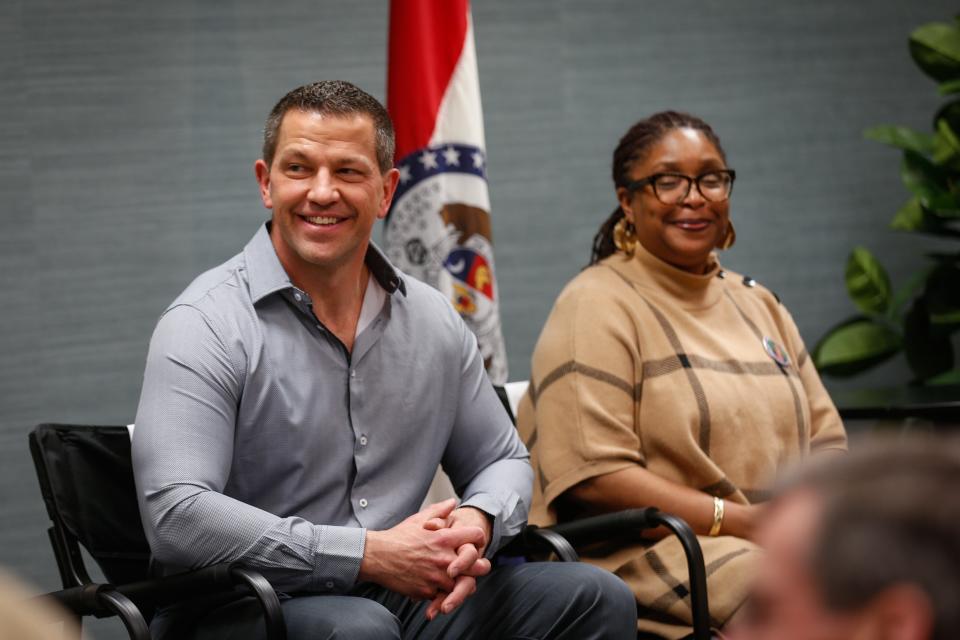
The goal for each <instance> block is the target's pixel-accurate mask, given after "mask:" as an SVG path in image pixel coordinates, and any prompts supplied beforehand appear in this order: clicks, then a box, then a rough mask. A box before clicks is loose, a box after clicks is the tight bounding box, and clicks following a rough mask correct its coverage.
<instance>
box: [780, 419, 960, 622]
mask: <svg viewBox="0 0 960 640" xmlns="http://www.w3.org/2000/svg"><path fill="white" fill-rule="evenodd" d="M851 451H852V452H851V453H850V454H849V456H845V457H840V458H838V459H836V460H830V461H829V462H828V463H826V464H824V465H819V466H815V467H813V468H811V469H810V470H809V471H808V472H807V473H806V474H805V475H804V476H802V477H801V478H800V479H799V481H798V483H797V485H798V487H797V488H801V489H802V488H809V489H812V490H813V491H814V493H815V494H816V495H817V496H818V497H819V499H820V500H821V504H822V509H823V510H822V517H821V521H820V526H819V528H818V529H817V533H816V535H815V539H814V540H812V541H811V542H812V544H811V557H810V561H811V568H812V572H813V576H814V579H815V580H816V582H817V586H818V587H819V590H820V592H821V594H822V597H823V602H824V604H826V605H827V607H828V608H830V609H833V610H835V611H850V610H855V609H859V608H861V607H863V606H864V605H866V604H867V603H868V602H869V601H870V600H871V599H872V598H873V597H874V596H876V595H878V594H880V593H881V592H882V591H884V590H885V589H887V588H888V587H892V586H894V585H904V584H907V585H913V586H915V587H917V588H919V589H920V590H922V591H923V592H924V593H925V594H926V595H927V597H928V598H929V600H930V604H931V605H932V607H933V612H934V618H935V622H934V633H933V635H932V636H931V637H932V638H934V639H935V640H947V639H948V638H951V639H952V638H960V606H958V604H960V440H958V439H957V438H955V437H954V438H945V437H936V436H932V435H927V436H917V435H914V436H911V437H902V438H896V439H894V438H892V437H885V438H880V439H877V440H873V441H861V442H860V443H859V444H857V443H855V444H854V445H853V446H851Z"/></svg>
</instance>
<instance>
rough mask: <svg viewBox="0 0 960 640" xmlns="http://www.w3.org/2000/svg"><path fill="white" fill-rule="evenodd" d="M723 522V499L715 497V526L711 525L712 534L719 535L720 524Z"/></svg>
mask: <svg viewBox="0 0 960 640" xmlns="http://www.w3.org/2000/svg"><path fill="white" fill-rule="evenodd" d="M722 524H723V499H722V498H718V497H716V496H714V497H713V526H712V527H710V534H709V535H711V536H716V535H719V533H720V526H721V525H722Z"/></svg>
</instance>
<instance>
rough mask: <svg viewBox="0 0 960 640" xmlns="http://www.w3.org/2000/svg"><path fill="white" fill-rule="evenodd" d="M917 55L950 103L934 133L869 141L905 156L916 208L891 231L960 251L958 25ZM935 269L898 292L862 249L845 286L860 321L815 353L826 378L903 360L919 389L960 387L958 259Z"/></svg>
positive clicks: (924, 32)
mask: <svg viewBox="0 0 960 640" xmlns="http://www.w3.org/2000/svg"><path fill="white" fill-rule="evenodd" d="M909 42H910V55H911V56H912V57H913V60H914V62H916V64H917V66H919V67H920V69H921V70H922V71H923V72H924V73H925V74H927V75H928V76H929V77H930V78H932V79H933V80H934V81H936V82H937V84H938V88H939V91H940V94H941V95H944V96H948V98H947V101H946V103H945V104H943V105H942V106H941V107H940V108H939V109H938V110H937V112H936V114H935V115H934V117H933V131H932V132H930V133H923V132H919V131H914V130H912V129H909V128H907V127H900V126H895V125H883V126H878V127H874V128H871V129H868V130H867V131H866V132H865V135H866V137H867V138H869V139H871V140H876V141H878V142H881V143H884V144H888V145H891V146H894V147H897V148H899V149H902V150H903V162H902V165H901V169H900V176H901V179H902V180H903V183H904V185H905V186H906V187H907V189H908V190H909V191H910V193H911V197H910V199H909V200H908V201H907V202H906V204H904V205H903V206H902V207H901V208H900V210H899V211H897V212H896V214H895V215H894V217H893V220H892V222H891V223H890V226H891V227H892V228H893V229H897V230H900V231H906V232H912V233H925V234H933V235H936V236H939V237H941V238H951V239H954V240H958V241H960V16H958V17H957V18H956V19H955V21H954V22H953V23H944V22H935V23H931V24H926V25H923V26H921V27H919V28H918V29H916V30H915V31H914V32H913V33H912V34H911V35H910V41H909ZM927 257H928V259H929V262H928V264H927V266H926V267H925V268H924V269H922V270H921V271H920V272H919V273H917V274H915V275H914V276H913V277H912V278H911V279H910V280H908V281H907V282H905V283H902V284H901V286H900V287H899V288H897V289H896V290H895V289H894V288H893V287H892V285H891V282H890V277H889V276H888V275H887V271H886V269H884V267H883V265H882V264H881V263H880V261H879V260H878V259H877V258H876V257H875V256H874V255H873V254H872V253H871V252H870V251H869V250H868V249H866V248H864V247H857V248H855V249H854V250H853V251H852V252H851V253H850V256H849V258H848V260H847V267H846V285H847V292H848V293H849V296H850V299H851V300H852V301H853V303H854V305H855V306H856V307H857V310H858V311H859V313H857V314H856V315H854V316H852V317H850V318H847V319H846V320H844V321H843V322H841V323H840V324H838V325H836V326H835V327H833V328H832V329H830V330H829V331H828V332H827V334H826V335H825V336H824V337H823V338H822V339H821V340H820V341H819V343H818V344H817V345H816V347H815V348H814V350H813V354H812V355H813V361H814V363H815V364H816V366H817V368H818V369H820V371H821V372H823V373H824V374H827V375H832V376H852V375H856V374H858V373H860V372H862V371H865V370H867V369H869V368H871V367H873V366H876V365H877V364H879V363H881V362H883V361H885V360H888V359H889V358H891V357H893V356H895V355H896V354H898V353H900V352H903V353H904V355H905V356H906V360H907V363H908V365H909V367H910V370H911V371H912V373H913V376H914V377H913V380H912V382H913V383H915V384H924V385H932V384H960V363H958V362H957V358H956V354H955V349H954V340H953V336H954V334H955V333H956V332H957V331H958V330H960V251H957V250H950V251H946V252H936V253H934V252H931V253H928V254H927Z"/></svg>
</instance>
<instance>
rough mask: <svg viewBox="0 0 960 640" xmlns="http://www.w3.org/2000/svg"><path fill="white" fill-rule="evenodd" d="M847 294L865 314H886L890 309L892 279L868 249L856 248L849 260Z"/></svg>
mask: <svg viewBox="0 0 960 640" xmlns="http://www.w3.org/2000/svg"><path fill="white" fill-rule="evenodd" d="M846 281H847V293H848V294H850V299H851V300H853V304H855V305H856V306H857V308H858V309H860V311H862V312H863V313H867V314H871V313H884V312H885V311H886V310H887V309H888V308H889V307H890V301H891V295H890V277H889V276H888V275H887V270H886V269H884V268H883V265H882V264H880V261H879V260H877V259H876V258H875V257H874V256H873V254H872V253H870V251H869V250H868V249H865V248H864V247H856V248H855V249H854V250H853V251H851V252H850V257H848V258H847V271H846Z"/></svg>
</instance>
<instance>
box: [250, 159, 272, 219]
mask: <svg viewBox="0 0 960 640" xmlns="http://www.w3.org/2000/svg"><path fill="white" fill-rule="evenodd" d="M253 173H254V175H255V176H256V177H257V184H258V185H260V199H261V200H263V206H265V207H266V208H267V209H273V198H271V197H270V167H268V166H267V163H266V162H264V160H263V159H262V158H261V159H259V160H257V161H256V162H254V163H253Z"/></svg>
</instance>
